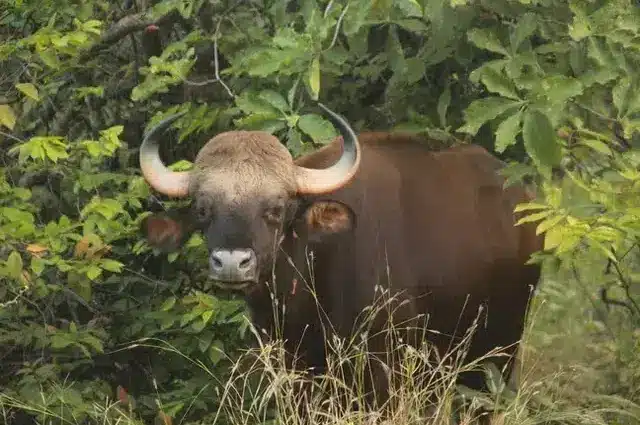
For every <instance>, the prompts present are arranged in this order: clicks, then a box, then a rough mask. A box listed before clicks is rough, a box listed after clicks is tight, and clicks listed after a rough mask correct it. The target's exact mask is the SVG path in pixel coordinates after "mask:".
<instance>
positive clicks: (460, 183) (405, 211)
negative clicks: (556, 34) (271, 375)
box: [192, 132, 542, 391]
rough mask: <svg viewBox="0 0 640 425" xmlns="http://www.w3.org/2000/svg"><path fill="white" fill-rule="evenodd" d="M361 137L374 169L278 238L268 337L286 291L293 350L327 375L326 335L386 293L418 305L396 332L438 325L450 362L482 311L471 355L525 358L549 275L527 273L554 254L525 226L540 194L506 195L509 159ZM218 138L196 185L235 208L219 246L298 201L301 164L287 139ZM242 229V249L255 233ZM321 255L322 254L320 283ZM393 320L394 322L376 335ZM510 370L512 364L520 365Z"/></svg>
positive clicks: (408, 307) (266, 291)
mask: <svg viewBox="0 0 640 425" xmlns="http://www.w3.org/2000/svg"><path fill="white" fill-rule="evenodd" d="M247 135H248V136H249V137H247ZM359 139H360V143H361V148H362V150H361V155H362V159H361V164H360V168H359V170H358V172H357V173H356V175H355V177H354V178H353V179H352V180H351V181H350V182H349V183H348V184H346V185H345V186H344V187H342V188H340V189H338V190H336V191H335V192H333V193H330V194H326V195H322V196H307V197H304V198H299V199H298V201H300V205H306V206H307V207H305V208H306V210H305V211H304V213H303V214H302V219H301V220H295V221H293V222H287V223H284V224H283V227H282V228H281V229H279V230H277V231H278V232H280V231H281V232H284V233H283V234H282V235H283V236H284V239H283V242H282V244H281V247H280V248H281V250H277V251H278V255H277V256H276V260H275V261H276V268H275V278H276V283H275V286H273V283H270V285H263V284H262V283H263V282H261V284H260V285H258V286H254V287H252V288H251V290H249V291H248V292H247V293H246V299H247V302H248V303H249V306H250V307H251V309H252V311H253V320H254V323H255V325H256V327H257V328H258V329H265V330H267V332H268V333H271V334H273V327H274V317H273V311H274V309H273V307H272V298H271V295H270V291H271V290H272V289H274V288H275V292H276V295H277V296H278V298H279V305H282V303H286V305H287V308H286V318H285V320H284V321H281V319H279V323H283V325H282V326H283V329H282V331H283V333H282V337H283V338H284V339H285V340H286V344H287V347H288V349H289V350H290V351H291V352H294V351H295V352H296V353H298V355H301V359H300V363H299V366H300V367H314V368H315V371H316V372H322V371H323V369H324V366H325V360H326V358H325V356H326V354H325V351H324V348H325V339H324V338H325V332H324V330H323V326H328V328H327V329H332V330H334V331H335V332H337V334H339V335H341V336H349V335H350V333H351V332H352V330H353V328H354V325H355V323H356V322H357V318H358V316H359V315H361V313H362V312H363V310H364V309H365V307H366V306H367V305H369V304H370V303H371V302H372V301H373V298H374V288H375V286H376V285H377V284H381V285H383V286H385V287H389V288H391V290H392V291H394V292H396V293H397V294H399V296H400V298H401V300H404V301H406V302H405V304H404V305H403V306H402V307H401V308H399V309H398V310H396V311H395V312H394V316H393V321H394V322H396V323H398V322H401V321H405V320H409V319H414V318H415V317H416V315H420V314H422V315H427V316H428V327H429V328H430V329H434V330H437V331H438V333H431V334H428V336H427V339H429V340H430V342H432V343H433V344H435V345H436V347H437V348H438V350H439V352H440V354H441V355H444V354H445V352H446V351H447V350H448V349H449V348H450V347H451V346H453V345H455V343H456V341H457V339H458V338H459V337H460V335H461V334H462V333H464V332H465V331H466V330H467V328H468V326H469V325H471V324H472V322H473V320H474V319H475V318H476V315H477V314H478V309H479V308H480V307H482V311H483V316H482V318H481V321H480V324H481V326H480V328H479V329H478V330H477V332H476V336H475V339H474V340H473V344H472V345H471V348H470V358H471V359H473V358H475V357H478V356H482V355H484V354H485V353H486V352H487V351H489V350H491V349H493V348H495V347H496V346H502V347H505V346H508V345H512V347H511V348H510V349H509V350H508V351H509V352H510V353H511V354H513V353H515V352H516V350H517V342H518V340H519V339H520V338H521V335H522V331H523V326H524V322H525V318H526V307H527V302H528V299H529V295H530V292H531V290H532V289H533V288H534V287H535V286H536V285H537V282H538V279H539V276H540V269H539V267H538V266H533V265H525V262H526V261H527V260H528V258H529V256H530V255H531V254H532V253H533V252H534V251H536V250H538V249H541V247H542V240H541V238H540V237H538V236H536V234H535V226H534V225H532V224H527V225H524V226H518V227H515V226H514V224H515V218H514V214H513V209H514V207H515V206H516V204H517V203H520V202H524V201H527V200H528V199H530V198H531V195H530V194H528V193H527V192H526V190H525V189H524V188H522V187H510V188H508V189H506V190H504V189H503V188H502V185H503V179H502V178H501V177H500V176H499V175H498V174H497V171H498V170H499V169H500V168H501V167H502V162H501V161H499V160H498V159H497V158H495V157H493V156H492V155H491V154H489V153H488V152H487V151H486V150H485V149H483V148H481V147H479V146H473V145H461V146H454V147H450V148H445V149H440V150H437V151H436V150H434V149H433V148H432V146H430V145H429V143H422V139H421V138H420V137H418V136H414V135H411V134H403V133H397V134H391V133H364V134H361V135H360V136H359ZM214 140H218V143H215V144H213V143H211V144H210V145H208V146H206V147H205V149H203V151H202V152H201V153H200V154H199V155H198V159H197V160H196V166H197V168H198V170H199V171H198V173H197V176H198V177H197V178H196V179H194V181H196V182H197V183H196V184H195V185H194V186H193V188H192V196H194V197H195V198H196V203H198V202H205V203H206V202H207V199H209V198H210V199H213V200H214V201H215V202H219V203H221V205H223V206H224V209H225V210H224V211H226V212H225V213H224V214H225V215H224V217H227V218H228V221H227V222H225V223H223V224H224V226H223V225H219V227H216V228H215V229H214V230H210V232H212V233H211V234H212V235H213V237H217V235H219V234H220V232H227V231H228V230H225V229H229V226H232V225H235V223H236V222H238V223H241V222H242V220H244V221H245V222H247V223H249V224H251V223H258V221H257V220H260V215H259V211H260V209H259V205H261V203H264V202H265V201H267V200H269V199H273V198H275V197H280V198H282V197H284V196H287V197H288V198H289V200H291V199H292V198H293V196H294V194H293V188H292V186H291V185H290V182H292V179H291V174H290V172H291V170H292V168H291V167H292V165H293V164H292V162H291V159H290V157H287V155H288V153H287V152H286V150H284V148H282V147H280V146H279V143H278V142H277V140H276V139H275V138H271V136H266V135H265V134H264V133H262V134H259V133H246V132H240V133H235V134H231V133H227V134H224V135H219V136H217V137H216V138H215V139H214ZM341 150H342V149H341V141H340V139H336V140H335V141H334V142H333V143H331V144H330V145H328V146H326V147H324V148H322V149H319V150H318V151H316V152H314V153H311V154H309V155H306V156H304V157H301V158H299V159H297V160H296V161H295V163H296V164H297V165H301V166H304V167H308V168H317V169H320V168H326V167H328V166H330V165H332V164H334V163H335V162H336V160H337V159H338V157H339V156H340V154H341ZM323 202H338V203H339V204H337V205H341V207H330V206H329V205H330V204H326V205H324V204H322V203H323ZM314 203H315V204H314ZM309 205H311V207H309ZM349 212H350V214H349ZM236 215H238V217H240V216H242V217H241V219H240V218H236ZM251 220H254V222H252V221H251ZM332 220H333V221H335V223H334V224H335V226H334V224H332ZM247 226H249V225H247ZM260 226H262V224H260ZM249 228H250V226H249V227H247V229H249ZM216 229H220V230H216ZM238 229H240V228H239V227H238ZM235 232H236V233H235V234H233V235H231V236H233V237H234V238H235V239H234V240H239V239H238V238H243V237H244V238H247V237H248V236H247V235H249V234H248V233H246V232H244V231H242V230H241V229H240V230H236V231H235ZM318 232H319V233H320V234H321V236H322V237H318ZM265 234H267V233H265ZM223 236H224V235H223ZM253 240H254V242H255V240H256V238H253ZM243 243H245V242H243ZM307 249H311V250H312V251H313V254H314V255H313V267H312V269H313V276H312V273H311V270H310V269H309V267H307V264H308V262H307V258H305V253H306V252H307ZM283 251H284V253H286V255H284V254H283ZM288 257H290V258H288ZM265 258H267V257H265ZM292 264H293V266H292ZM388 272H390V278H389V276H388V274H387V273H388ZM311 286H313V287H314V291H315V293H316V294H315V295H311V293H310V287H311ZM316 302H318V303H319V304H320V307H321V308H320V309H318V308H317V305H316ZM319 310H321V311H322V313H320V312H319ZM390 318H391V317H390V315H388V314H382V315H381V316H380V317H378V318H377V319H376V321H375V323H374V326H375V327H381V326H382V325H383V324H384V322H385V321H387V320H389V319H390ZM325 319H326V320H325ZM327 321H328V322H330V324H328V323H327ZM373 331H375V329H374V330H373ZM416 337H417V336H416ZM414 342H416V341H414ZM371 344H372V346H371V348H372V349H374V350H377V351H379V352H384V351H385V349H386V347H385V341H384V340H382V339H376V338H373V339H372V341H371ZM496 363H498V365H499V366H503V365H505V364H506V360H505V359H496ZM509 373H510V370H508V371H507V375H509ZM381 377H382V375H381V374H378V375H376V380H375V382H374V383H373V385H375V386H376V387H377V391H380V390H384V387H385V385H384V382H382V380H381ZM481 380H482V376H481V375H470V376H469V377H467V378H465V381H463V382H464V383H467V384H468V385H470V386H472V387H473V388H477V389H480V388H482V387H483V383H482V382H481Z"/></svg>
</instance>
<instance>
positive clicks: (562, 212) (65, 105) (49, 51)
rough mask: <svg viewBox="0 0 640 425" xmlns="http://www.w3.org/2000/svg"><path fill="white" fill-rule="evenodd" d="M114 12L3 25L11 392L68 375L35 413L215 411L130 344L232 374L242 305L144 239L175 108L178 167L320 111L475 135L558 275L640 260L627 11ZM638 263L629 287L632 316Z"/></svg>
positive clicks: (169, 7)
mask: <svg viewBox="0 0 640 425" xmlns="http://www.w3.org/2000/svg"><path fill="white" fill-rule="evenodd" d="M116 3H117V2H107V1H102V0H93V1H90V2H82V3H81V4H80V2H76V1H73V0H56V1H53V0H49V1H34V0H23V1H20V2H14V4H13V5H11V6H10V7H9V8H8V9H6V10H4V11H3V12H0V23H2V28H3V29H2V30H0V37H3V39H4V40H3V43H2V45H0V64H2V66H1V69H2V70H3V71H2V76H1V77H2V78H1V79H0V87H1V88H2V89H1V90H0V92H2V93H5V95H3V97H0V145H1V146H2V149H1V152H0V157H1V158H2V160H3V167H2V168H0V192H1V194H2V196H1V197H0V281H1V282H2V285H0V303H1V304H0V321H1V322H2V326H1V328H2V329H3V330H2V334H1V335H0V356H2V357H1V358H2V359H3V372H2V375H0V382H1V384H2V386H3V387H4V388H7V391H6V394H5V395H7V396H10V397H12V399H13V398H20V399H23V400H29V401H32V402H34V403H37V404H42V398H41V396H40V393H41V392H43V391H44V392H46V391H47V389H50V388H54V387H56V385H57V382H59V381H60V380H61V379H63V378H62V377H66V376H69V377H70V378H68V379H69V380H71V381H73V382H74V385H73V386H72V387H69V388H66V389H65V391H62V392H60V391H50V394H51V395H50V396H48V397H47V398H46V400H45V401H46V404H47V408H54V407H56V406H58V405H65V406H74V407H73V409H72V410H73V411H72V412H71V413H70V414H73V415H75V417H81V416H82V415H89V413H88V412H89V411H90V410H91V409H90V408H89V407H88V406H89V404H90V401H91V400H97V399H103V398H104V397H107V398H109V399H111V400H120V402H121V403H123V405H127V406H129V407H131V406H132V405H134V404H135V405H136V407H135V410H136V412H138V413H139V414H140V415H141V416H145V415H156V414H157V412H158V410H161V411H162V412H163V413H162V415H163V416H162V417H163V418H168V417H177V416H179V415H187V414H188V415H197V414H199V413H201V412H203V411H211V409H212V406H213V405H215V403H216V396H215V395H214V394H215V392H214V389H213V387H212V385H211V378H210V377H207V376H203V375H202V373H201V371H199V370H198V369H197V368H195V367H194V366H193V365H192V364H191V363H190V362H189V361H187V360H185V359H184V358H182V357H180V356H178V355H175V354H172V355H168V354H166V353H164V352H163V351H162V350H158V349H154V348H153V347H149V346H148V345H145V344H137V345H135V347H132V348H130V349H127V350H124V349H122V347H123V344H125V345H126V344H130V343H131V342H132V341H135V340H139V339H143V338H154V339H160V340H163V341H167V343H168V344H169V345H170V346H172V347H176V349H177V350H179V351H181V352H182V353H183V354H184V355H186V356H189V357H192V358H196V359H198V360H200V361H202V362H204V363H205V364H208V365H216V367H214V368H213V370H215V373H216V374H219V375H220V376H223V374H224V367H222V366H221V365H220V366H218V364H219V363H224V359H225V358H226V357H227V355H231V354H232V352H233V350H234V348H235V347H236V346H237V345H238V344H240V342H241V341H240V340H241V338H242V337H243V333H244V330H245V328H246V323H245V322H244V321H243V313H244V310H243V305H242V303H240V302H239V301H237V300H235V299H234V298H233V297H232V296H228V295H227V294H216V293H215V292H212V291H211V290H209V289H207V290H204V289H203V288H201V290H198V289H196V288H198V286H199V285H201V284H202V282H204V281H206V279H205V274H206V273H205V263H204V262H203V261H202V260H203V258H202V256H203V253H204V252H203V249H204V247H203V245H202V240H201V239H200V238H199V237H198V236H197V235H195V236H194V237H193V238H192V239H191V240H190V241H189V242H188V243H187V245H186V248H185V250H184V251H182V252H181V253H179V255H178V254H173V255H171V256H169V257H166V256H161V255H158V254H157V253H153V252H151V251H150V250H149V248H148V247H147V246H146V244H145V243H144V241H142V240H141V238H140V235H139V232H138V228H139V225H140V222H141V220H142V219H143V218H144V217H145V216H146V214H147V213H148V211H150V210H153V209H157V208H161V205H160V204H161V203H160V202H158V199H157V198H155V197H154V196H152V194H151V193H150V191H149V188H148V187H147V185H146V184H145V183H144V181H143V180H142V179H141V178H140V177H139V175H138V172H137V161H136V153H137V147H138V146H139V142H140V139H141V134H142V131H143V129H144V128H145V127H146V126H148V125H153V124H154V123H155V122H157V121H158V120H160V119H161V118H162V117H164V116H166V115H168V114H171V113H174V112H176V111H187V112H188V113H187V114H185V116H184V117H183V118H182V119H180V120H179V121H178V122H177V123H176V129H177V130H178V132H177V136H176V139H177V142H176V143H174V142H173V141H171V142H170V143H168V145H170V146H169V147H168V148H167V151H166V152H164V153H163V155H164V156H165V158H166V159H167V161H169V162H174V164H173V167H174V168H175V169H184V168H186V167H188V166H189V162H188V161H186V160H184V159H185V158H186V159H188V158H192V157H193V155H194V153H195V152H196V151H197V149H198V146H201V144H202V142H203V141H204V140H205V139H208V138H209V137H210V136H211V134H212V133H215V132H218V131H223V130H228V129H232V128H245V129H259V130H264V131H267V132H270V133H272V134H275V135H276V136H278V137H279V138H280V139H281V140H282V141H283V143H285V144H286V146H287V147H288V148H289V149H290V150H291V151H292V153H293V154H294V155H299V154H302V153H304V152H307V151H308V150H310V149H314V148H316V147H317V146H318V145H321V144H323V143H326V142H328V141H329V140H331V138H332V137H333V136H334V135H335V134H336V133H335V129H334V128H333V126H332V125H331V124H330V123H329V122H328V121H327V120H326V119H325V118H323V117H322V116H320V115H319V114H317V113H314V112H313V110H312V108H311V107H310V106H311V105H312V103H313V102H312V101H313V100H318V99H321V100H322V102H323V103H325V104H327V105H329V106H330V107H331V108H333V109H334V110H336V111H338V112H340V113H342V114H343V115H345V116H346V117H347V118H348V119H349V120H350V121H351V122H352V123H353V125H354V127H356V128H357V129H397V130H405V131H416V132H421V133H425V134H427V135H429V136H430V137H431V138H433V139H435V140H437V141H439V143H442V144H443V145H444V144H448V143H450V142H452V141H458V142H460V141H470V140H473V141H474V143H479V144H481V145H483V146H485V147H487V148H490V149H491V150H493V151H494V152H495V153H496V154H497V155H499V156H501V157H503V158H505V159H508V160H514V161H513V162H511V165H510V166H509V167H508V168H507V170H506V172H507V173H508V180H509V182H515V181H519V180H521V179H522V178H524V177H527V176H533V177H534V178H535V180H536V181H537V182H538V183H539V188H540V190H539V193H540V199H539V200H537V201H536V202H535V203H531V204H528V205H523V206H521V207H519V210H520V211H529V212H530V211H533V213H532V214H529V215H527V216H525V217H523V218H522V219H521V220H520V222H521V223H522V222H528V221H539V220H542V221H541V223H540V224H539V225H538V231H539V232H540V233H546V243H545V254H546V255H545V256H546V257H548V256H552V257H554V258H558V259H560V260H562V261H566V260H570V259H571V258H572V255H573V254H574V253H575V252H576V251H578V250H581V249H584V248H592V249H595V250H597V252H599V253H600V255H602V256H605V257H606V258H609V259H611V260H612V261H614V262H615V263H616V264H618V262H619V260H620V257H621V256H622V255H623V253H624V252H626V250H627V249H628V248H629V247H631V246H635V244H636V241H637V232H638V225H637V223H638V222H640V220H638V215H640V214H639V210H638V202H639V201H640V199H639V198H638V196H637V195H636V193H637V181H638V179H639V178H640V177H639V174H638V171H637V170H638V165H640V164H639V162H640V158H638V155H637V150H636V149H635V146H636V144H637V140H638V130H639V129H640V102H639V101H638V99H640V90H639V87H638V84H639V83H638V77H637V76H638V75H640V72H639V71H640V69H639V67H640V56H639V55H638V48H639V47H640V41H639V40H640V35H639V33H638V31H639V30H640V28H639V25H640V9H638V8H637V7H636V5H635V4H634V1H632V0H597V1H596V0H594V1H580V0H571V1H568V2H567V1H564V0H497V1H495V0H482V1H478V2H469V1H465V0H394V1H391V0H379V1H371V0H349V1H333V0H332V1H322V0H299V1H291V0H249V1H241V2H237V1H226V0H221V1H204V0H199V1H191V2H185V1H182V0H154V1H142V0H137V1H123V2H122V4H116ZM4 28H6V30H5V29H4ZM178 160H182V161H179V162H176V161H178ZM164 202H166V203H172V202H169V201H164ZM545 256H541V257H540V258H544V257H545ZM630 267H631V266H629V267H628V268H629V270H627V269H626V268H621V269H620V270H621V271H620V273H619V274H618V275H616V276H617V278H616V284H617V285H618V286H620V288H622V289H624V296H625V297H627V298H629V300H630V301H629V303H630V305H631V306H633V302H632V299H633V297H634V293H633V289H632V288H633V283H634V280H633V276H632V274H633V270H631V269H630ZM214 294H215V295H214ZM636 313H637V314H636V315H635V317H636V318H640V311H638V312H636ZM97 377H98V378H97ZM118 386H120V390H116V389H117V388H118ZM56 388H57V387H56ZM53 394H55V395H53ZM57 394H60V395H57ZM122 394H126V397H124V396H122ZM134 397H135V399H137V400H138V401H139V402H138V403H132V402H131V400H133V399H134ZM193 399H197V401H196V402H195V404H193V405H190V403H192V401H193ZM65 400H66V402H65ZM69 400H74V402H72V403H69ZM124 400H126V402H125V401H124ZM159 407H161V408H159ZM185 417H186V416H185ZM165 420H166V419H165Z"/></svg>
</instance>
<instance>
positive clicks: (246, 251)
mask: <svg viewBox="0 0 640 425" xmlns="http://www.w3.org/2000/svg"><path fill="white" fill-rule="evenodd" d="M254 171H255V170H254ZM192 190H193V195H192V196H193V197H194V200H195V202H194V210H193V214H194V217H195V219H196V220H197V222H198V223H197V227H198V228H200V229H201V231H202V232H203V234H204V237H205V239H206V242H207V247H208V249H209V268H210V274H211V277H212V279H214V280H216V281H219V282H223V283H226V284H228V285H234V286H235V287H241V286H248V285H250V284H251V283H255V282H257V281H258V280H259V279H260V278H261V277H267V276H269V275H270V274H271V271H272V266H273V262H274V258H275V256H276V253H277V251H278V249H279V247H280V242H281V240H282V237H283V234H284V230H285V226H286V225H287V223H288V222H289V221H290V220H291V219H292V218H293V216H294V215H295V211H296V207H297V199H296V196H295V192H293V191H292V190H291V185H290V183H289V182H286V181H283V180H282V179H281V178H279V177H277V176H274V175H272V174H271V173H269V172H267V171H265V170H264V169H262V170H260V171H259V172H257V173H256V172H252V173H249V174H247V170H246V169H244V168H243V167H233V168H232V169H229V168H224V169H219V170H211V169H209V170H208V172H207V173H206V174H204V173H201V174H199V175H198V178H197V179H194V182H193V187H192Z"/></svg>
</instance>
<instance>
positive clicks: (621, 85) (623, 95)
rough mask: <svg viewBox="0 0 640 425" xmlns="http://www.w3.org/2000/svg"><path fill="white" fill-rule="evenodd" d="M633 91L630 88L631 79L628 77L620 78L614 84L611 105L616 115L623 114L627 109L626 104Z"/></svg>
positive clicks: (620, 115)
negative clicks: (614, 108)
mask: <svg viewBox="0 0 640 425" xmlns="http://www.w3.org/2000/svg"><path fill="white" fill-rule="evenodd" d="M632 93H633V91H632V90H631V79H630V78H629V77H624V78H621V79H620V80H619V81H618V84H616V85H615V87H614V88H613V90H611V94H612V96H613V105H614V106H615V107H616V110H617V111H618V117H622V116H624V115H625V113H626V111H627V105H628V103H629V99H630V96H631V95H632Z"/></svg>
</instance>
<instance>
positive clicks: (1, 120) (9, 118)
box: [0, 105, 16, 130]
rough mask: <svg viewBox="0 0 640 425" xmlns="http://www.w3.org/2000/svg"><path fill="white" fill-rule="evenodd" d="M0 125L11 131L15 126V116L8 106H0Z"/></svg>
mask: <svg viewBox="0 0 640 425" xmlns="http://www.w3.org/2000/svg"><path fill="white" fill-rule="evenodd" d="M0 124H2V125H4V126H5V127H7V128H8V129H9V130H13V128H14V127H15V125H16V114H14V112H13V109H12V108H11V106H9V105H0Z"/></svg>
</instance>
